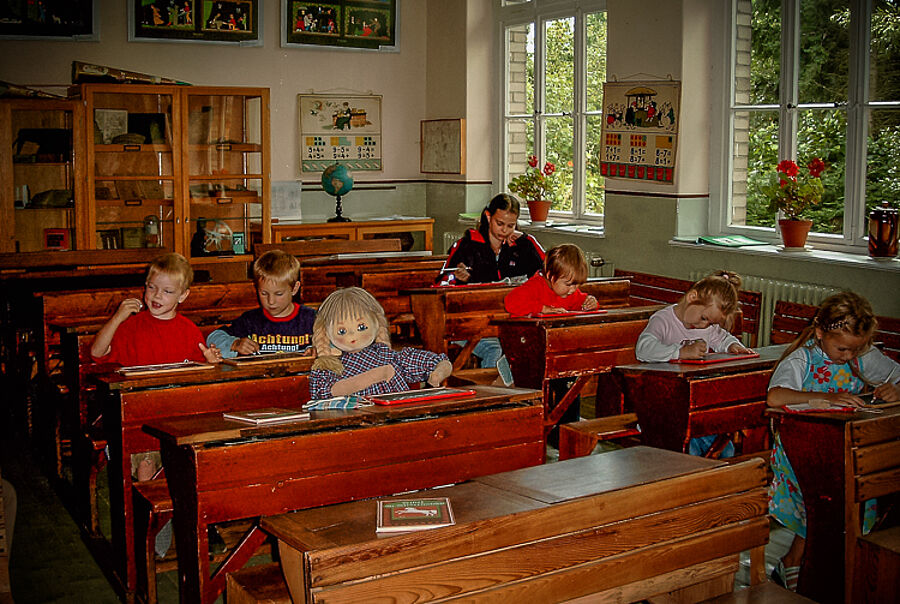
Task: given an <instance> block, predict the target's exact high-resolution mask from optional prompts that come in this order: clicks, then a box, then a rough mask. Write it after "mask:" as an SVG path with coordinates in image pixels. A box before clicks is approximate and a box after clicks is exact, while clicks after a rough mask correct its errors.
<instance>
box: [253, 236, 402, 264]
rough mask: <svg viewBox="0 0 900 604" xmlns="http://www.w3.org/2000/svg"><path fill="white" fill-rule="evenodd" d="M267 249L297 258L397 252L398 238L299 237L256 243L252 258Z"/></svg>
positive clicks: (260, 254) (398, 247) (255, 257)
mask: <svg viewBox="0 0 900 604" xmlns="http://www.w3.org/2000/svg"><path fill="white" fill-rule="evenodd" d="M269 250H283V251H285V252H287V253H288V254H291V255H293V256H296V257H297V258H308V257H311V256H331V255H332V254H347V253H361V252H399V251H400V240H399V239H358V240H352V241H351V240H348V239H300V240H298V241H280V242H278V243H257V244H256V245H255V246H253V259H254V260H256V259H257V258H259V257H260V256H262V255H263V254H264V253H265V252H268V251H269Z"/></svg>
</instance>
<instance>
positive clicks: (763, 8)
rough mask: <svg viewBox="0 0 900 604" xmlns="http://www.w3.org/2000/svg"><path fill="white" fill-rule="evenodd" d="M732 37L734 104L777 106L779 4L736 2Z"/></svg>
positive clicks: (777, 0) (772, 1) (776, 0)
mask: <svg viewBox="0 0 900 604" xmlns="http://www.w3.org/2000/svg"><path fill="white" fill-rule="evenodd" d="M735 35H736V39H735V70H734V90H735V99H734V100H735V103H736V104H738V105H743V104H752V105H758V104H769V103H777V102H778V81H779V78H780V75H781V67H780V60H781V54H780V53H781V1H780V0H753V1H752V2H738V3H737V27H736V28H735Z"/></svg>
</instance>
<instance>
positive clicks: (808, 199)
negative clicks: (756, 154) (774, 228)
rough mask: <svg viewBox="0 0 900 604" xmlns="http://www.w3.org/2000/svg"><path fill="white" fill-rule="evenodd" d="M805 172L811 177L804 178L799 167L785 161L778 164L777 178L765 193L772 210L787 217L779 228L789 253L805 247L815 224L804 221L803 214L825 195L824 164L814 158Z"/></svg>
mask: <svg viewBox="0 0 900 604" xmlns="http://www.w3.org/2000/svg"><path fill="white" fill-rule="evenodd" d="M806 169H807V171H808V173H807V174H805V175H801V174H800V168H799V167H798V166H797V164H796V163H794V161H792V160H790V159H785V160H783V161H781V162H779V164H778V167H777V172H776V176H775V177H774V178H773V179H772V181H771V182H770V183H769V184H768V185H766V186H764V187H763V189H762V190H763V192H764V193H765V195H766V197H768V198H769V210H777V211H778V212H781V214H782V215H783V216H784V218H780V219H779V220H778V227H779V228H780V229H781V240H782V242H783V243H784V247H785V248H786V249H787V248H803V247H805V246H806V238H807V236H808V235H809V230H810V228H811V227H812V220H807V219H804V218H803V217H802V215H803V212H804V211H806V210H807V209H808V208H810V207H812V206H814V205H818V204H819V202H820V201H822V193H824V192H825V187H824V186H823V185H822V179H821V178H820V176H821V174H822V172H823V171H824V170H825V162H823V161H822V160H821V159H820V158H818V157H814V158H813V159H811V160H810V161H809V163H808V164H806Z"/></svg>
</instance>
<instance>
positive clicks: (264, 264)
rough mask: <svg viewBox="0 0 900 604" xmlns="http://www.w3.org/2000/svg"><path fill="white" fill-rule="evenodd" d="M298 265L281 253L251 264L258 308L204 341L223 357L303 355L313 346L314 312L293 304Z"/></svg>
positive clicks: (297, 289) (259, 259)
mask: <svg viewBox="0 0 900 604" xmlns="http://www.w3.org/2000/svg"><path fill="white" fill-rule="evenodd" d="M299 275H300V262H299V261H298V260H297V259H296V258H295V257H294V256H292V255H291V254H288V253H286V252H283V251H282V250H271V251H268V252H266V253H264V254H263V255H262V256H260V257H259V258H257V260H256V262H254V263H253V281H254V283H255V285H256V294H257V297H258V298H259V308H254V309H253V310H248V311H247V312H245V313H244V314H242V315H241V316H240V317H238V318H237V319H235V320H234V321H233V322H232V323H231V325H228V326H226V327H223V328H221V329H217V330H215V331H214V332H212V333H211V334H209V337H208V338H207V339H206V341H207V343H208V344H209V345H210V346H215V347H217V348H218V349H220V350H221V351H222V354H223V355H224V356H225V357H226V358H230V357H234V356H237V355H239V354H241V355H247V354H255V353H257V352H302V351H306V350H307V349H309V346H310V344H311V343H312V340H311V338H312V331H313V322H314V321H315V318H316V313H315V311H314V310H312V309H311V308H308V307H306V306H303V305H302V304H298V303H296V302H294V296H295V295H296V294H297V292H298V291H299V290H300V281H299Z"/></svg>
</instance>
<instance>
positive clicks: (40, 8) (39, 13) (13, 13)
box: [0, 0, 100, 41]
mask: <svg viewBox="0 0 900 604" xmlns="http://www.w3.org/2000/svg"><path fill="white" fill-rule="evenodd" d="M95 4H96V5H95ZM99 4H100V2H99V0H97V2H96V3H95V2H94V0H41V1H40V2H29V1H27V0H4V6H3V8H2V9H0V15H2V18H0V38H13V39H21V40H28V39H41V38H69V39H74V40H76V41H80V40H85V41H96V40H99V39H100V34H99V31H98V28H99V27H100V20H99V18H98V15H97V11H98V7H97V5H99Z"/></svg>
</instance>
